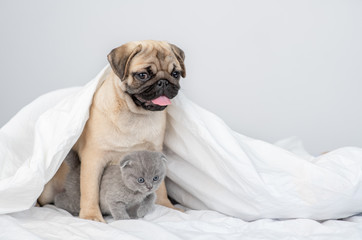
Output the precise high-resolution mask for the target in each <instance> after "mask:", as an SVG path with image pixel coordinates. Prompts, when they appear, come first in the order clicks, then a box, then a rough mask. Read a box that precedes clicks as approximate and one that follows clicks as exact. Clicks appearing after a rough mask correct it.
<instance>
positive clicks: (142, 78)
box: [135, 72, 150, 81]
mask: <svg viewBox="0 0 362 240" xmlns="http://www.w3.org/2000/svg"><path fill="white" fill-rule="evenodd" d="M135 77H136V78H137V79H138V80H140V81H147V80H148V79H150V75H149V74H148V73H145V72H141V73H136V74H135Z"/></svg>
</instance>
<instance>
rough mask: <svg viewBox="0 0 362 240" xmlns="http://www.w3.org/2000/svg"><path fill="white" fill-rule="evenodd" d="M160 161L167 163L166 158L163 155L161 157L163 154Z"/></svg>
mask: <svg viewBox="0 0 362 240" xmlns="http://www.w3.org/2000/svg"><path fill="white" fill-rule="evenodd" d="M161 160H162V161H164V162H165V163H167V162H168V161H167V158H166V156H165V155H163V154H162V155H161Z"/></svg>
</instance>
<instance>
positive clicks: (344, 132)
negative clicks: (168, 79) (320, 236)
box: [0, 0, 362, 154]
mask: <svg viewBox="0 0 362 240" xmlns="http://www.w3.org/2000/svg"><path fill="white" fill-rule="evenodd" d="M0 34H1V35H0V36H1V38H0V100H1V101H0V109H1V116H0V126H3V125H4V124H5V123H6V122H7V121H8V120H9V119H10V118H11V117H12V116H13V115H14V114H16V112H17V111H19V110H20V109H21V108H22V107H23V106H25V105H26V104H28V103H30V102H31V101H32V100H34V99H35V98H36V97H38V96H40V95H41V94H44V93H46V92H49V91H52V90H56V89H59V88H65V87H71V86H79V85H84V84H85V83H87V82H88V81H90V80H91V79H92V78H93V77H94V76H95V75H96V74H97V73H98V72H99V71H100V70H101V69H102V68H103V67H104V66H105V65H106V64H107V60H106V55H107V54H108V53H109V51H110V50H111V49H113V48H115V47H117V46H119V45H121V44H123V43H126V42H128V41H132V40H142V39H155V40H167V41H169V42H171V43H174V44H176V45H178V46H179V47H180V48H182V49H183V50H184V51H185V53H186V67H187V77H186V79H183V80H182V88H183V92H184V93H185V94H186V95H187V96H188V97H189V98H190V99H191V100H193V101H194V102H196V103H197V104H199V105H201V106H202V107H204V108H206V109H208V110H210V111H212V112H213V113H215V114H216V115H218V116H220V117H221V118H222V119H223V120H224V121H226V123H227V124H228V125H229V126H230V127H231V128H232V129H234V130H236V131H238V132H240V133H242V134H244V135H247V136H250V137H253V138H258V139H262V140H265V141H268V142H274V141H276V140H279V139H282V138H285V137H289V136H299V137H300V138H301V139H302V140H303V142H304V144H305V147H306V149H307V150H308V151H309V152H311V153H313V154H320V153H321V152H324V151H329V150H332V149H335V148H339V147H343V146H358V147H362V108H361V105H362V1H348V0H344V1H333V0H328V1H327V0H326V1H314V0H303V1H302V0H301V1H287V0H285V1H282V0H277V1H269V0H256V1H254V0H253V1H228V0H221V1H211V0H199V1H195V0H183V1H172V0H170V1H168V0H167V1H166V0H164V1H161V0H153V1H150V0H148V1H146V0H144V1H136V0H119V1H115V0H114V1H110V0H108V1H107V0H106V1H87V0H63V1H51V0H31V1H30V0H0Z"/></svg>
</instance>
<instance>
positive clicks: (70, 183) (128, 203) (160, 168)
mask: <svg viewBox="0 0 362 240" xmlns="http://www.w3.org/2000/svg"><path fill="white" fill-rule="evenodd" d="M65 160H66V161H67V163H68V165H69V166H70V167H71V170H70V172H69V173H68V175H67V179H66V182H65V191H64V192H62V193H59V194H57V195H56V196H55V201H54V204H55V205H56V206H57V207H60V208H63V209H65V210H67V211H69V212H70V213H72V214H73V215H78V214H79V210H80V161H79V158H78V156H77V154H76V153H75V152H73V151H71V152H70V153H69V154H68V156H67V157H66V159H65ZM165 175H166V159H165V157H164V155H163V154H162V153H159V152H151V151H137V152H133V153H130V154H128V155H126V156H125V157H124V158H123V160H122V161H121V162H120V166H118V165H110V166H107V167H106V168H105V170H104V173H103V176H102V179H101V184H100V208H101V211H102V213H103V214H105V215H106V214H111V215H112V216H113V218H114V219H115V220H119V219H130V218H140V217H144V216H145V215H146V214H147V213H148V212H149V211H150V210H151V209H152V208H153V205H154V202H155V199H156V194H155V191H156V190H157V189H158V187H159V185H160V184H161V182H162V181H163V179H164V177H165ZM156 176H158V180H157V181H154V177H156ZM139 178H143V179H144V182H143V183H139V182H138V179H139Z"/></svg>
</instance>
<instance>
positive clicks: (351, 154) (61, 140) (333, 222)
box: [0, 66, 362, 239]
mask: <svg viewBox="0 0 362 240" xmlns="http://www.w3.org/2000/svg"><path fill="white" fill-rule="evenodd" d="M106 71H109V66H106V67H105V68H104V69H103V70H102V71H101V72H100V73H99V74H98V75H97V76H96V77H95V78H94V79H93V80H91V81H90V82H89V83H88V84H87V85H85V86H83V87H75V88H70V89H62V90H58V91H54V92H51V93H48V94H45V95H43V96H41V97H39V98H38V99H36V100H35V101H33V102H32V103H30V104H29V105H28V106H26V107H24V108H23V109H22V110H21V111H20V112H19V113H18V114H16V116H14V117H13V118H12V119H11V120H10V121H9V122H8V123H7V124H6V125H5V126H4V127H2V128H1V130H0V196H1V198H0V214H1V215H0V227H1V230H2V231H1V233H0V238H1V239H361V238H362V216H360V215H359V213H361V212H362V184H361V183H362V178H361V176H362V174H361V171H362V149H361V148H358V147H346V148H340V149H336V150H334V151H331V152H329V153H327V154H323V155H321V156H318V157H313V156H311V155H309V154H308V153H307V152H306V151H305V150H304V149H303V147H302V144H301V142H300V141H299V140H298V139H297V138H290V139H285V140H282V141H279V142H277V143H275V144H270V143H267V142H264V141H261V140H257V139H253V138H250V137H247V136H244V135H242V134H240V133H237V132H234V131H233V130H231V129H230V128H229V127H228V126H227V125H226V124H225V123H224V122H223V121H222V120H221V119H220V118H218V117H217V116H215V115H214V114H212V113H210V112H208V111H206V110H204V109H202V108H201V107H199V106H197V105H196V104H194V103H193V102H192V101H191V100H189V99H188V98H187V97H186V96H185V95H184V94H183V93H182V92H181V93H180V94H179V95H178V96H177V97H176V98H175V99H174V100H173V101H172V105H171V106H169V107H168V119H167V121H168V123H167V129H166V137H165V145H164V153H165V154H166V156H167V158H168V173H167V182H166V183H167V188H168V192H169V195H170V196H171V197H172V198H173V199H175V200H176V201H177V202H178V203H179V204H180V205H178V206H179V207H180V208H184V209H185V212H180V211H175V210H172V209H168V208H165V207H162V206H156V207H155V209H154V211H152V212H151V213H149V214H148V215H146V216H145V217H144V218H142V219H137V220H120V221H113V219H112V218H111V217H107V218H106V221H107V224H104V223H98V222H92V221H87V220H83V219H79V218H77V217H73V216H72V215H70V214H69V213H67V212H66V211H64V210H62V209H58V208H56V207H55V206H52V205H46V206H44V207H41V208H40V207H34V203H35V202H36V199H37V197H38V196H39V195H40V193H41V191H42V189H43V187H44V184H46V183H47V182H48V181H49V180H50V179H51V178H52V176H53V175H54V174H55V172H56V171H57V169H58V168H59V166H60V164H61V162H62V160H63V159H64V157H65V156H66V154H67V153H68V152H69V150H70V149H71V147H72V146H73V144H74V143H75V141H76V140H77V139H78V137H79V136H80V134H81V132H82V129H83V127H84V125H85V123H86V121H87V119H88V116H89V112H88V110H89V106H90V104H91V101H92V96H93V94H94V92H95V90H96V89H97V87H98V86H99V84H100V83H101V82H102V81H103V80H104V74H105V72H106Z"/></svg>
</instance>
